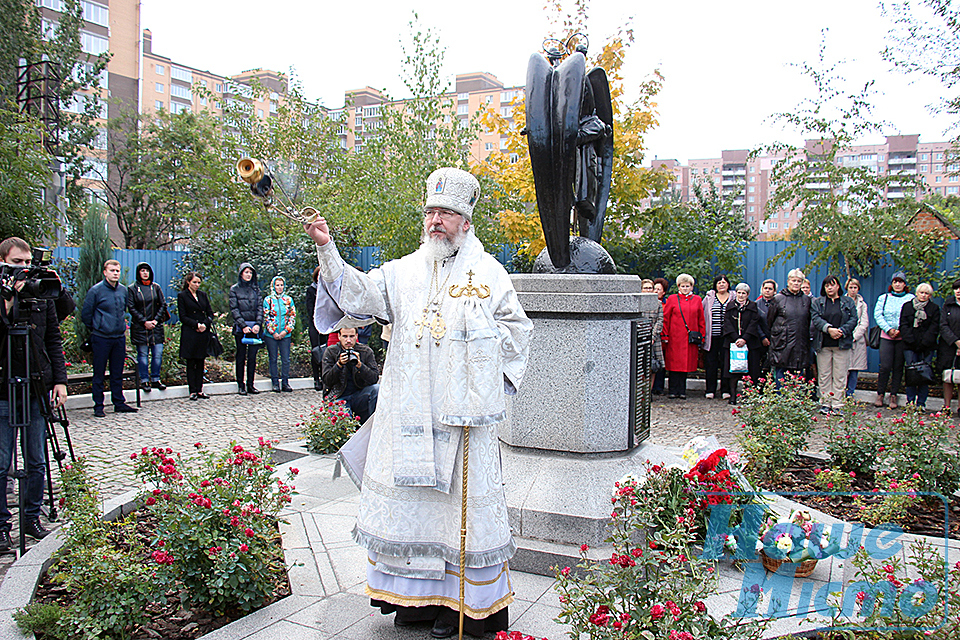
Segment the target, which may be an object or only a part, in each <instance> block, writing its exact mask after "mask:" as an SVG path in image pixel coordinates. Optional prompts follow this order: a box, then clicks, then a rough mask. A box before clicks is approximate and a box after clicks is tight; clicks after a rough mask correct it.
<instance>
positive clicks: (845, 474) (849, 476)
mask: <svg viewBox="0 0 960 640" xmlns="http://www.w3.org/2000/svg"><path fill="white" fill-rule="evenodd" d="M855 477H856V474H855V473H854V472H853V471H844V470H843V469H814V470H813V486H815V487H816V488H817V489H819V490H820V491H850V490H851V489H852V488H853V479H854V478H855Z"/></svg>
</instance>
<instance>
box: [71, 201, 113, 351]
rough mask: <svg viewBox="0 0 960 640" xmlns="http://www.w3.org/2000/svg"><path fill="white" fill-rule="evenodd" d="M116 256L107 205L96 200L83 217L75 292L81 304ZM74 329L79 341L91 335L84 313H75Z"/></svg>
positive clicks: (81, 304)
mask: <svg viewBox="0 0 960 640" xmlns="http://www.w3.org/2000/svg"><path fill="white" fill-rule="evenodd" d="M112 257H113V247H111V246H110V234H109V233H108V232H107V216H106V214H105V213H104V210H103V205H101V204H100V203H97V202H94V203H91V204H90V205H88V207H87V215H86V217H85V218H84V220H83V243H82V244H81V245H80V260H79V264H78V265H77V274H76V278H77V282H76V285H77V290H76V292H75V295H76V300H77V304H78V305H80V306H81V307H82V306H83V301H84V299H85V298H86V297H87V291H89V290H90V287H92V286H93V285H95V284H97V283H98V282H100V281H101V280H103V263H104V262H106V261H107V260H109V259H110V258H112ZM73 322H74V329H75V331H76V334H77V343H78V344H80V343H82V342H83V341H84V340H86V339H87V336H89V334H90V332H89V331H87V328H86V327H85V326H84V324H83V323H82V322H81V321H80V313H79V312H78V313H76V314H75V316H74V321H73Z"/></svg>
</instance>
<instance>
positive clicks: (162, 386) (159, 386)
mask: <svg viewBox="0 0 960 640" xmlns="http://www.w3.org/2000/svg"><path fill="white" fill-rule="evenodd" d="M151 384H152V385H153V388H154V389H157V390H158V391H166V389H167V385H165V384H163V383H162V382H160V381H159V380H157V381H155V382H152V383H151Z"/></svg>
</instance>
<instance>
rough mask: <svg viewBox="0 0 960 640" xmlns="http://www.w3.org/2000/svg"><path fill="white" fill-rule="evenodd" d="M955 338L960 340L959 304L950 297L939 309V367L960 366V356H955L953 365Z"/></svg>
mask: <svg viewBox="0 0 960 640" xmlns="http://www.w3.org/2000/svg"><path fill="white" fill-rule="evenodd" d="M957 340H960V304H957V299H956V298H950V299H949V300H947V301H946V302H944V303H943V309H941V310H940V362H939V364H940V368H941V369H955V368H960V357H957V365H958V366H957V367H954V366H953V358H954V356H956V355H957Z"/></svg>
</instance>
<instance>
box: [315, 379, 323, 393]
mask: <svg viewBox="0 0 960 640" xmlns="http://www.w3.org/2000/svg"><path fill="white" fill-rule="evenodd" d="M313 390H314V391H323V385H322V384H320V383H319V382H317V381H316V380H314V381H313Z"/></svg>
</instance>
